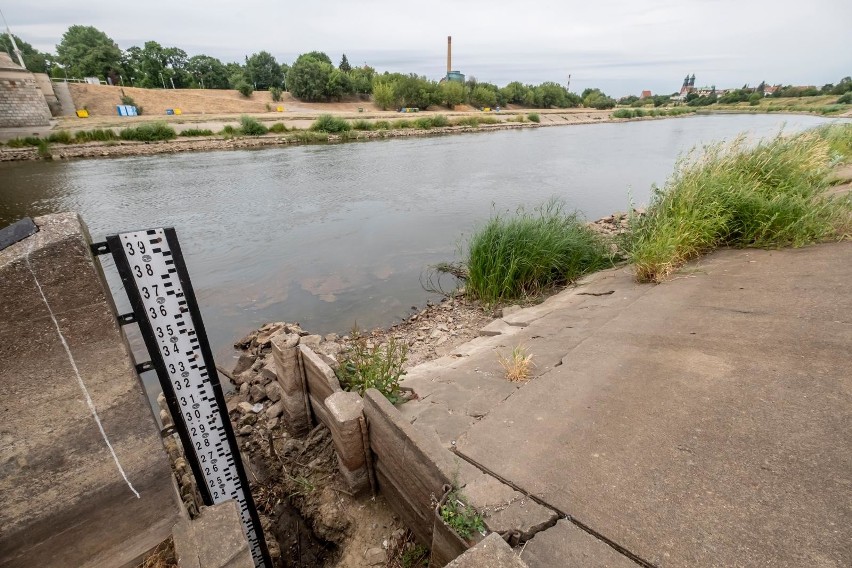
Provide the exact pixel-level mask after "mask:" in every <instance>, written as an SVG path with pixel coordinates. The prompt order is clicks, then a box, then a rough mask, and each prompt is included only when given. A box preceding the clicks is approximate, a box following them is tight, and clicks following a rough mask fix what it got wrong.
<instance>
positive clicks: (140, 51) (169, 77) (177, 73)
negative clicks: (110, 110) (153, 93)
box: [127, 41, 191, 89]
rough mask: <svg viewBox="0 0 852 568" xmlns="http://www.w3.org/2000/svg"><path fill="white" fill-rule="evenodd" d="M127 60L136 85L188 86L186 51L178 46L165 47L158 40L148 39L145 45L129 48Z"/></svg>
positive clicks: (189, 79)
mask: <svg viewBox="0 0 852 568" xmlns="http://www.w3.org/2000/svg"><path fill="white" fill-rule="evenodd" d="M127 61H128V64H129V66H130V68H131V69H132V70H133V81H134V85H136V86H139V87H146V88H157V87H165V88H167V89H170V88H171V87H172V83H174V86H175V87H177V88H184V87H188V86H189V84H190V81H191V76H190V74H189V73H188V72H187V64H188V63H187V57H186V52H185V51H184V50H182V49H180V48H177V47H163V46H162V45H160V44H159V43H157V42H156V41H146V42H145V45H144V46H143V47H141V48H140V47H137V46H133V47H131V48H130V49H128V50H127Z"/></svg>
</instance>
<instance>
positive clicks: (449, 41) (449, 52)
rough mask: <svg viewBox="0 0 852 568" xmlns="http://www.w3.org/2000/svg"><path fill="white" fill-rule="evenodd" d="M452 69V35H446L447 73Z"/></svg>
mask: <svg viewBox="0 0 852 568" xmlns="http://www.w3.org/2000/svg"><path fill="white" fill-rule="evenodd" d="M452 70H453V36H447V75H449V74H450V71H452Z"/></svg>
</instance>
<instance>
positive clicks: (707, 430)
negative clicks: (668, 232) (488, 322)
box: [457, 242, 852, 568]
mask: <svg viewBox="0 0 852 568" xmlns="http://www.w3.org/2000/svg"><path fill="white" fill-rule="evenodd" d="M640 287H641V288H644V289H645V292H644V293H642V294H639V295H636V294H633V293H632V292H631V290H633V289H635V288H640ZM851 287H852V243H850V242H843V243H835V244H826V245H820V246H815V247H809V248H805V249H796V250H781V251H757V250H739V251H721V252H718V253H716V254H713V255H710V256H708V257H707V258H705V259H703V260H701V261H700V262H697V263H695V264H692V265H690V266H688V267H686V268H685V269H684V270H683V271H682V272H681V273H680V274H678V275H676V276H675V277H674V278H673V279H672V280H671V281H670V282H667V283H665V284H662V285H658V286H650V285H646V286H640V285H637V284H629V288H630V289H615V290H614V292H613V294H612V297H615V296H617V295H620V294H624V295H625V296H627V295H631V296H632V297H633V298H635V300H634V301H632V302H630V303H629V304H627V305H618V311H617V312H612V313H611V314H609V315H607V316H604V314H605V312H606V310H612V309H614V308H613V307H611V306H607V305H606V304H601V305H600V306H598V307H592V308H590V309H585V310H579V309H572V308H571V307H570V305H569V306H567V307H566V308H565V309H563V310H559V311H555V312H553V313H552V314H550V315H549V316H548V317H547V318H543V319H542V320H540V321H538V322H535V321H534V322H532V323H531V324H530V325H529V326H528V327H527V328H525V330H524V332H525V333H527V334H534V333H536V326H537V325H544V323H545V322H546V321H549V322H550V324H549V325H550V326H551V327H553V328H558V326H557V325H556V322H555V319H554V318H562V319H563V321H564V323H565V325H564V326H563V327H565V328H566V330H567V328H568V326H572V325H573V324H572V322H576V321H580V320H588V319H589V318H596V319H599V320H600V321H606V322H607V323H606V325H604V326H602V327H596V328H590V329H589V331H588V333H587V334H586V335H585V336H584V337H582V338H577V337H574V336H573V335H572V333H571V331H572V330H567V331H566V336H565V341H564V345H565V349H564V354H563V357H562V360H561V364H560V365H558V366H555V367H553V368H552V369H549V370H548V371H547V372H546V373H544V374H543V375H541V376H539V377H537V378H535V379H534V380H532V381H531V382H530V383H528V384H526V385H524V386H523V387H522V388H520V389H518V390H517V391H515V392H514V393H512V394H511V395H510V396H509V397H508V398H507V399H506V400H505V401H504V402H502V403H501V404H499V405H497V406H496V407H494V408H493V409H492V410H491V411H490V412H488V414H487V415H486V416H485V417H484V418H482V419H481V420H479V421H477V422H476V423H475V424H473V425H472V426H470V427H469V428H468V429H467V430H466V432H465V433H464V434H462V435H461V436H460V437H459V439H458V441H457V448H458V451H459V453H460V454H462V455H463V456H465V457H467V458H469V459H470V460H472V461H473V462H475V463H477V464H480V465H481V466H483V467H484V468H486V469H487V470H489V471H492V472H494V473H496V474H497V475H499V476H500V477H501V478H503V479H505V480H508V481H509V482H511V483H512V484H514V485H515V486H517V487H518V488H520V489H521V490H522V491H526V492H529V493H531V494H533V495H534V496H536V497H537V498H539V499H541V500H542V501H543V502H545V503H546V504H547V505H549V506H551V507H553V508H554V509H556V510H558V511H560V512H562V513H563V514H566V515H569V516H570V517H571V518H572V519H574V520H575V521H576V523H579V524H580V525H582V526H584V527H585V528H587V529H588V531H589V532H590V533H592V534H594V535H596V536H598V537H599V539H600V540H601V542H606V543H608V545H609V548H610V549H612V550H619V551H622V552H625V553H626V554H627V555H628V556H629V557H630V558H632V559H633V560H637V561H639V562H640V563H643V564H645V565H652V566H660V567H663V566H666V567H667V566H683V567H697V566H750V567H764V566H765V567H769V566H772V567H781V566H788V567H791V568H792V567H800V566H819V567H826V568H828V567H832V568H840V567H846V566H852V290H850V288H851ZM613 305H615V304H613ZM587 308H589V306H587ZM558 337H559V336H558V335H556V336H551V337H549V338H548V345H547V350H548V351H551V350H552V348H554V346H558V345H559V341H560V340H559V338H558ZM531 345H533V346H534V345H535V344H531ZM533 353H535V352H533ZM569 528H570V527H568V526H566V525H565V524H564V523H560V524H559V525H557V526H556V527H553V528H551V529H547V530H546V531H544V532H541V533H539V534H538V535H536V536H535V537H534V538H533V539H532V540H531V541H530V543H529V546H530V547H532V548H530V553H529V555H528V556H525V559H527V561H528V562H529V564H530V565H531V566H535V565H543V564H539V562H538V560H537V559H548V558H551V559H552V558H559V557H560V556H559V549H558V547H559V546H562V544H560V543H563V544H564V543H569V544H570V542H571V541H572V539H571V538H570V536H571V535H570V533H571V531H570V530H569ZM551 531H557V532H559V531H561V532H559V534H558V535H557V534H556V532H554V533H553V535H551V536H546V535H548V533H550V532H551ZM622 564H623V563H622V562H620V561H619V562H614V563H612V564H611V565H613V566H616V565H618V566H621V565H622ZM572 565H573V564H572Z"/></svg>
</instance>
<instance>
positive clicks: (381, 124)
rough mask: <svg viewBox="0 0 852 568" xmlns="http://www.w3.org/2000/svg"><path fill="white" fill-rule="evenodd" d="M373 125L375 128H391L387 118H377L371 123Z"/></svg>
mask: <svg viewBox="0 0 852 568" xmlns="http://www.w3.org/2000/svg"><path fill="white" fill-rule="evenodd" d="M373 126H374V127H375V129H376V130H390V129H391V123H390V122H389V121H387V120H377V121H376V122H375V123H374V124H373Z"/></svg>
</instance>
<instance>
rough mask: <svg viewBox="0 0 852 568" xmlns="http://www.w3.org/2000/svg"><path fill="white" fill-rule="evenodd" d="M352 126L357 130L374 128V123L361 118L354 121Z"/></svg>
mask: <svg viewBox="0 0 852 568" xmlns="http://www.w3.org/2000/svg"><path fill="white" fill-rule="evenodd" d="M352 128H354V129H355V130H372V129H373V123H372V122H370V121H369V120H364V119H360V120H356V121H354V122H352Z"/></svg>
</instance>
